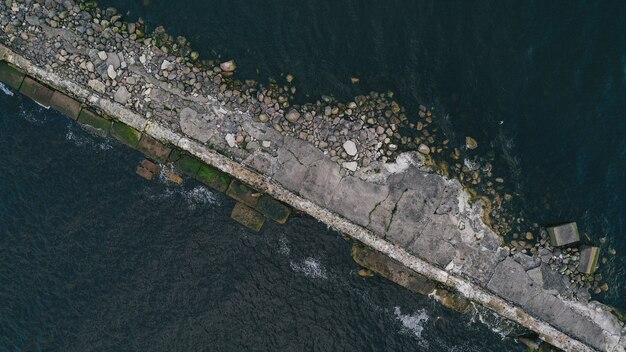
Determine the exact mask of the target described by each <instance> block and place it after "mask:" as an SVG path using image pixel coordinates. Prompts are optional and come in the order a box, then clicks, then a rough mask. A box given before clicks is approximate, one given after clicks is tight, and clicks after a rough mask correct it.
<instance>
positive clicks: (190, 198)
mask: <svg viewBox="0 0 626 352" xmlns="http://www.w3.org/2000/svg"><path fill="white" fill-rule="evenodd" d="M159 179H160V180H162V182H164V183H165V182H166V181H165V177H164V176H163V174H161V177H160V178H159ZM167 184H168V186H170V187H167V188H166V189H165V191H163V192H159V193H157V194H150V195H149V197H151V198H156V199H163V200H165V199H171V198H173V197H182V198H183V199H184V200H185V202H186V203H187V206H188V207H189V209H190V210H195V209H196V208H197V207H198V206H202V205H219V202H218V201H217V197H216V195H215V193H213V192H212V191H210V190H209V189H208V188H206V187H203V186H196V187H194V188H192V189H185V188H183V187H180V186H177V185H171V183H170V182H168V183H167Z"/></svg>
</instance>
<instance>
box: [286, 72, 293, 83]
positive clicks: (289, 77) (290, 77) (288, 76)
mask: <svg viewBox="0 0 626 352" xmlns="http://www.w3.org/2000/svg"><path fill="white" fill-rule="evenodd" d="M291 82H293V75H292V74H288V75H287V83H291Z"/></svg>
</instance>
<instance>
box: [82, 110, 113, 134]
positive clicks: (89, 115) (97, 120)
mask: <svg viewBox="0 0 626 352" xmlns="http://www.w3.org/2000/svg"><path fill="white" fill-rule="evenodd" d="M78 122H79V123H80V124H81V125H83V126H85V127H86V128H87V129H88V130H90V131H92V132H94V133H96V134H98V135H100V136H102V137H106V136H107V135H108V134H109V129H110V128H111V121H109V120H107V119H105V118H104V117H100V116H98V115H97V114H96V113H95V112H93V111H91V110H87V109H83V110H81V111H80V114H79V115H78Z"/></svg>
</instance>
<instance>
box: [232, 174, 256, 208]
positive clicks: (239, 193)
mask: <svg viewBox="0 0 626 352" xmlns="http://www.w3.org/2000/svg"><path fill="white" fill-rule="evenodd" d="M226 195H227V196H229V197H231V198H233V199H234V200H236V201H239V202H241V203H244V204H246V205H248V206H251V207H254V206H256V204H257V202H258V201H259V197H260V194H259V193H258V192H257V191H255V190H253V189H252V188H250V187H248V186H247V185H245V184H244V183H242V182H240V181H238V180H233V182H231V184H230V186H229V187H228V190H227V191H226Z"/></svg>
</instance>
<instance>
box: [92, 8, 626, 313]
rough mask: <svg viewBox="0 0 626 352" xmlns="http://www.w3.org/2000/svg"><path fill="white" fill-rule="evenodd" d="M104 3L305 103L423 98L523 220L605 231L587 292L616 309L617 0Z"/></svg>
mask: <svg viewBox="0 0 626 352" xmlns="http://www.w3.org/2000/svg"><path fill="white" fill-rule="evenodd" d="M102 3H103V4H105V5H106V6H115V7H117V8H118V9H120V10H122V12H125V13H128V14H129V15H130V16H129V17H130V18H136V17H142V18H144V19H145V20H146V21H147V23H148V24H149V27H150V28H154V27H155V26H157V25H164V26H165V28H166V29H167V30H168V31H169V32H170V33H172V34H173V35H184V36H186V37H187V38H188V39H189V40H190V41H191V43H192V45H193V46H194V47H195V48H197V49H198V50H199V51H200V52H201V54H202V56H203V57H205V58H213V57H216V55H221V57H222V58H223V59H230V58H234V59H236V60H237V62H238V64H239V66H238V76H239V78H241V79H258V80H259V81H261V82H266V81H267V79H268V78H274V79H277V80H279V81H282V79H281V75H286V74H287V73H291V74H293V75H294V76H295V77H296V80H295V83H296V86H297V87H298V89H299V94H300V99H302V100H307V99H309V100H310V99H319V97H320V95H322V94H333V95H335V96H337V97H340V98H344V99H350V98H351V97H353V96H355V95H357V94H363V93H367V92H369V91H370V90H376V91H387V90H390V91H393V92H394V93H395V94H396V97H397V99H398V101H399V102H400V103H401V104H402V105H404V106H407V107H408V108H409V109H410V111H411V109H412V111H413V113H414V114H415V112H416V111H417V110H416V109H417V106H418V104H425V105H428V106H433V107H434V108H435V113H436V115H437V116H438V118H437V119H436V122H438V124H439V125H440V127H441V128H442V129H443V130H444V131H445V132H446V134H447V137H448V138H450V140H451V143H452V144H453V145H457V146H461V145H463V144H464V141H465V136H467V135H469V136H473V137H474V138H476V139H477V140H478V142H479V148H478V149H476V150H475V151H473V152H472V153H474V154H473V155H472V154H470V157H482V156H486V155H494V156H495V161H494V162H493V164H494V172H495V174H496V175H500V176H503V177H504V178H505V180H506V187H507V189H508V191H509V192H510V193H511V194H513V195H514V202H515V205H516V208H517V210H518V211H520V214H522V216H524V218H525V219H526V221H525V222H526V223H537V224H539V225H548V224H554V223H560V222H567V221H576V222H577V223H578V225H579V228H580V229H581V232H582V233H583V234H586V235H587V236H588V237H589V238H590V239H591V241H587V240H586V242H588V243H593V244H596V245H600V239H601V238H606V242H605V243H604V244H602V246H601V247H602V256H603V257H606V260H607V263H606V264H604V265H602V268H601V272H602V274H603V275H604V277H605V279H606V280H607V281H608V283H609V287H610V289H609V291H608V292H607V293H602V294H600V295H596V296H594V298H596V299H600V300H602V301H604V302H607V303H610V304H613V305H615V306H617V307H619V308H621V309H622V310H626V299H624V297H625V296H626V1H624V0H607V1H585V0H575V1H573V0H569V1H508V0H507V1H465V0H457V1H436V0H388V1H373V0H315V1H313V0H308V1H306V0H303V1H285V0H267V1H257V0H238V1H236V2H235V1H227V0H210V1H207V0H179V1H168V0H142V1H134V2H130V1H121V0H106V1H103V2H102ZM353 76H355V77H359V78H360V79H361V82H360V83H359V84H358V85H353V84H351V82H350V77H353ZM307 96H308V97H307ZM526 230H527V228H524V227H520V228H519V231H526ZM522 233H523V232H522ZM610 249H614V250H616V253H617V255H611V254H609V250H610Z"/></svg>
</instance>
